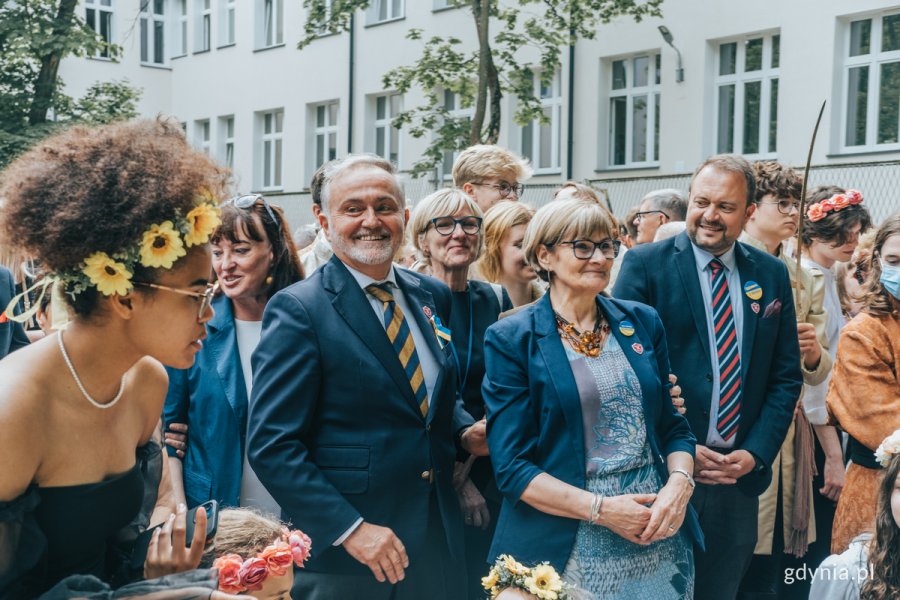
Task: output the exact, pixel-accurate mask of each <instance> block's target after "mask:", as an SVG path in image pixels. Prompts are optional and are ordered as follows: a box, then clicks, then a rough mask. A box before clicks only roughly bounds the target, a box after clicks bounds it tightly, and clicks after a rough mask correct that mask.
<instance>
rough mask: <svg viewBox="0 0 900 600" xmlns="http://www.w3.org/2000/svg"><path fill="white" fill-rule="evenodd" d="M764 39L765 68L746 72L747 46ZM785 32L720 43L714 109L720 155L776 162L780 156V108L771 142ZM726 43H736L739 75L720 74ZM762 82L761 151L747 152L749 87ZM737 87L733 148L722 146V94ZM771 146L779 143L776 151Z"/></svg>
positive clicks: (714, 142) (714, 143)
mask: <svg viewBox="0 0 900 600" xmlns="http://www.w3.org/2000/svg"><path fill="white" fill-rule="evenodd" d="M776 36H778V38H779V66H777V67H773V66H772V45H773V43H772V40H773V38H775V37H776ZM757 39H762V41H763V50H762V68H761V69H759V70H757V71H746V70H745V68H746V47H747V43H748V42H750V41H751V40H757ZM780 42H781V31H780V30H777V31H768V32H763V33H754V34H748V35H742V36H739V37H734V38H727V39H722V40H716V42H715V44H716V48H715V61H714V63H715V77H714V80H713V98H714V110H713V113H712V118H713V119H714V120H715V125H714V126H713V127H712V128H711V129H712V132H713V138H712V148H713V152H715V153H716V154H721V153H734V154H740V155H742V156H745V157H747V158H748V159H751V160H760V159H774V158H776V157H777V155H778V107H777V106H775V140H770V139H769V120H770V118H771V114H772V113H771V111H772V106H771V100H772V83H773V81H778V84H776V85H777V87H778V93H779V96H780V94H781V82H780V66H781V58H780V56H781V51H780V48H781V43H780ZM726 44H735V48H736V50H735V72H734V73H733V74H729V75H719V73H720V72H721V69H720V64H721V60H722V47H723V46H724V45H726ZM756 82H760V104H759V124H758V127H759V140H758V141H757V144H758V149H759V152H745V151H744V99H745V90H746V87H747V84H749V83H756ZM729 85H733V86H734V118H733V120H732V123H731V127H732V128H733V134H732V135H733V138H732V147H731V148H722V147H720V146H719V125H720V123H721V118H720V115H719V112H720V108H721V107H720V106H719V103H720V94H719V90H720V89H721V88H723V87H726V86H729ZM770 143H774V144H775V150H769V148H770Z"/></svg>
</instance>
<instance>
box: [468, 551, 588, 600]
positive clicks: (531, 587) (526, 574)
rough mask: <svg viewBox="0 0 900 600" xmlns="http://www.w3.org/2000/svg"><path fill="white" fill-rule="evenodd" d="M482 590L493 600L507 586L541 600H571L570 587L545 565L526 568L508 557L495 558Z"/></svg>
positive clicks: (482, 583)
mask: <svg viewBox="0 0 900 600" xmlns="http://www.w3.org/2000/svg"><path fill="white" fill-rule="evenodd" d="M481 587H483V588H484V589H485V590H486V591H487V592H488V593H489V594H490V596H489V597H490V598H496V597H497V596H499V595H500V593H501V592H502V591H503V590H505V589H506V588H510V587H512V588H518V589H520V590H523V591H526V592H528V593H529V594H534V595H535V596H537V597H538V598H540V600H569V599H570V598H571V595H570V594H569V590H570V589H571V586H570V585H569V584H568V583H566V582H565V581H563V580H562V578H560V576H559V573H557V572H556V569H554V568H553V567H551V566H550V565H549V564H548V563H545V562H544V563H541V564H539V565H535V566H534V567H526V566H525V565H523V564H522V563H520V562H518V561H517V560H516V559H514V558H513V557H512V556H509V555H508V554H501V555H500V556H499V557H497V560H496V562H495V563H494V566H493V567H491V570H490V572H489V573H488V575H487V577H482V578H481Z"/></svg>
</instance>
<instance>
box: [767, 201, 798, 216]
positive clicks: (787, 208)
mask: <svg viewBox="0 0 900 600" xmlns="http://www.w3.org/2000/svg"><path fill="white" fill-rule="evenodd" d="M764 202H767V203H768V204H774V205H776V206H777V207H778V212H780V213H781V214H783V215H789V214H791V211H793V210H796V211H797V213H798V214H799V213H800V201H799V200H792V199H790V198H780V199H778V200H775V199H774V198H772V199H769V200H765V201H764Z"/></svg>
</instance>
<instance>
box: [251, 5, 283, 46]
mask: <svg viewBox="0 0 900 600" xmlns="http://www.w3.org/2000/svg"><path fill="white" fill-rule="evenodd" d="M256 23H257V25H256V48H257V49H258V50H259V49H263V48H275V47H277V46H282V45H284V0H256Z"/></svg>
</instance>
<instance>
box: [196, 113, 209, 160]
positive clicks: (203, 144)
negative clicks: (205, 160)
mask: <svg viewBox="0 0 900 600" xmlns="http://www.w3.org/2000/svg"><path fill="white" fill-rule="evenodd" d="M194 146H195V147H196V148H197V150H200V151H201V152H204V153H206V155H207V156H211V155H212V125H211V123H210V122H209V119H197V120H196V121H194Z"/></svg>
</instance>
